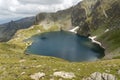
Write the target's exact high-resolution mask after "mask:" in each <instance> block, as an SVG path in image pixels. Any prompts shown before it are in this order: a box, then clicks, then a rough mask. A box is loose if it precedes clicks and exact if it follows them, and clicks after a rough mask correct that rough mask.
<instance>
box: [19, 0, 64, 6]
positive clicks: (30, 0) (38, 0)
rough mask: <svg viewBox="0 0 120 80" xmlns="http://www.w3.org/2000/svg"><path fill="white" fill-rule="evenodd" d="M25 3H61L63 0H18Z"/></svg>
mask: <svg viewBox="0 0 120 80" xmlns="http://www.w3.org/2000/svg"><path fill="white" fill-rule="evenodd" d="M18 1H20V2H21V3H24V4H29V3H30V4H41V5H53V4H60V3H62V2H63V0H18Z"/></svg>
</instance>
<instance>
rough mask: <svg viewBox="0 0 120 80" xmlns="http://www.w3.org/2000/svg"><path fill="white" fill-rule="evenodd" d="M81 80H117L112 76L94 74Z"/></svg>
mask: <svg viewBox="0 0 120 80" xmlns="http://www.w3.org/2000/svg"><path fill="white" fill-rule="evenodd" d="M83 80H117V78H116V77H115V76H114V75H112V74H108V73H100V72H95V73H92V74H91V75H90V77H88V78H84V79H83Z"/></svg>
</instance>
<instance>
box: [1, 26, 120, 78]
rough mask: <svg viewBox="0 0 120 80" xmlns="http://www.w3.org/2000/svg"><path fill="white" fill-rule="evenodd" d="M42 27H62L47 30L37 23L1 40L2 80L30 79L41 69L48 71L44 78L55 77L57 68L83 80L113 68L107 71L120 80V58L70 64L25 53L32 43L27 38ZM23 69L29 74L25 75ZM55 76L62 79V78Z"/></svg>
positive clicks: (41, 70) (41, 29) (43, 30)
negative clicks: (7, 38) (8, 38)
mask: <svg viewBox="0 0 120 80" xmlns="http://www.w3.org/2000/svg"><path fill="white" fill-rule="evenodd" d="M38 30H40V31H41V32H45V31H51V30H58V29H57V28H55V26H53V27H52V28H50V29H49V30H45V29H43V28H42V27H41V26H35V27H33V28H32V27H31V28H29V29H24V30H20V31H18V32H17V33H16V35H15V36H14V38H13V39H12V40H10V41H9V42H7V43H0V80H15V79H16V80H30V75H31V74H34V73H37V72H44V73H45V74H46V76H45V78H44V80H49V79H51V78H53V76H51V75H52V74H53V73H54V72H55V71H66V72H73V73H75V75H76V78H75V79H74V80H82V78H83V77H87V76H89V75H90V74H91V73H93V72H97V71H98V72H106V71H110V72H107V73H111V74H114V75H116V76H117V78H118V80H119V79H120V77H119V75H118V74H117V71H118V70H119V69H120V63H119V62H120V60H119V59H115V60H105V61H97V62H80V63H70V62H67V61H64V60H62V59H58V58H53V57H43V56H37V55H25V54H24V50H25V49H26V47H27V46H28V45H26V43H25V42H23V40H24V39H27V38H29V37H31V36H32V35H35V34H38V33H40V32H38ZM21 60H23V62H21ZM40 65H41V66H40ZM37 66H39V67H37ZM22 72H25V74H23V75H22V74H21V73H22ZM54 78H55V80H58V79H59V77H54Z"/></svg>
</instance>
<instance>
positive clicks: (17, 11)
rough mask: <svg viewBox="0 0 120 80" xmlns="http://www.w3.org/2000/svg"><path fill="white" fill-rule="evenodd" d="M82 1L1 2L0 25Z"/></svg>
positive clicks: (4, 0)
mask: <svg viewBox="0 0 120 80" xmlns="http://www.w3.org/2000/svg"><path fill="white" fill-rule="evenodd" d="M80 1H81V0H0V24H1V23H4V22H8V21H10V20H16V19H20V18H23V17H28V16H34V15H36V14H38V13H40V12H55V11H58V10H62V9H66V8H69V7H71V6H72V5H75V4H77V3H78V2H80Z"/></svg>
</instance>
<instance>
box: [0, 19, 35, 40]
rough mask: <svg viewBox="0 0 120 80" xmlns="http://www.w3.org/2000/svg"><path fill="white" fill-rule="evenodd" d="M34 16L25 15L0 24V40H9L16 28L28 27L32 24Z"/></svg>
mask: <svg viewBox="0 0 120 80" xmlns="http://www.w3.org/2000/svg"><path fill="white" fill-rule="evenodd" d="M34 21H35V18H34V17H27V18H23V19H20V20H17V21H11V22H9V23H4V24H1V25H0V42H6V41H9V40H10V39H11V38H12V37H13V36H14V34H15V33H16V32H17V30H20V29H25V28H29V27H30V26H32V25H33V24H34Z"/></svg>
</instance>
